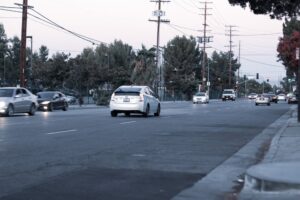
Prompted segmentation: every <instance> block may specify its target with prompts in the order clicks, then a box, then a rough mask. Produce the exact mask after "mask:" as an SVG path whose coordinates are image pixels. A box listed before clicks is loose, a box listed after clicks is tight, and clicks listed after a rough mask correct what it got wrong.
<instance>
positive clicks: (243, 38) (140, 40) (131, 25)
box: [0, 0, 285, 83]
mask: <svg viewBox="0 0 300 200" xmlns="http://www.w3.org/2000/svg"><path fill="white" fill-rule="evenodd" d="M22 2H23V1H22V0H14V1H12V0H1V3H0V6H15V5H14V3H22ZM210 2H212V3H211V4H208V8H210V9H209V10H208V13H209V14H210V15H208V16H207V24H208V25H209V27H208V29H209V30H211V32H210V33H209V35H211V36H213V42H212V43H210V44H209V46H211V47H212V48H209V49H208V50H207V51H208V54H209V56H210V55H211V52H212V51H214V50H216V51H228V47H225V46H228V45H229V37H228V36H226V35H225V34H228V33H229V32H228V30H229V29H228V28H226V26H229V25H233V26H235V27H234V28H233V30H234V31H233V34H234V35H235V36H233V37H232V41H233V45H236V46H235V47H234V48H233V52H234V54H235V55H236V56H238V54H239V43H240V44H241V48H240V52H241V64H242V67H241V73H240V74H241V76H242V75H244V74H247V75H249V76H251V75H252V76H253V75H255V74H256V73H259V74H260V78H261V80H262V79H263V78H264V79H267V78H268V79H270V81H271V83H278V82H279V81H280V80H281V79H282V78H283V77H285V70H284V67H283V66H282V64H281V63H280V62H277V57H276V55H277V52H276V47H277V44H278V38H279V37H280V36H282V23H283V22H282V21H279V20H271V19H270V18H269V16H267V15H254V14H252V12H250V11H249V9H246V10H245V9H242V8H241V7H238V6H235V7H233V6H230V5H229V3H228V1H227V0H212V1H210ZM28 4H29V5H30V6H33V7H34V10H36V11H37V12H39V13H41V14H42V15H44V16H46V17H48V18H49V19H51V20H52V21H54V22H55V23H57V24H59V25H61V26H63V27H64V28H67V29H69V30H71V31H74V32H76V33H79V34H82V35H85V36H88V37H91V38H93V39H97V40H99V41H102V42H105V43H112V42H113V41H114V40H116V39H117V40H122V41H123V42H124V43H127V44H129V45H131V46H133V48H135V49H140V48H141V45H142V44H144V45H145V46H146V47H147V48H150V47H152V46H153V45H155V44H156V28H157V25H156V23H154V22H149V21H148V19H155V18H154V17H153V16H152V12H153V11H154V10H157V3H153V2H150V0H126V1H125V0H84V1H83V0H51V1H41V0H28ZM203 7H204V4H201V3H199V1H198V0H171V1H170V2H169V3H163V4H162V10H163V11H165V13H166V15H165V16H164V17H163V18H164V19H169V20H170V21H171V22H170V24H162V26H161V41H160V45H161V46H164V45H166V44H167V42H168V41H170V40H171V39H173V38H174V37H175V36H177V35H179V36H182V35H186V36H190V35H192V36H194V37H197V36H201V35H202V34H203V33H202V32H199V31H197V30H203V23H204V17H203V15H201V14H203V9H201V8H203ZM29 12H30V13H32V14H34V15H37V14H36V13H34V12H33V11H30V10H29ZM0 23H2V24H3V25H4V28H5V31H6V34H7V36H8V37H9V38H12V37H13V36H18V37H19V38H20V35H21V13H16V12H15V13H14V12H8V11H3V10H0ZM27 35H32V36H33V50H34V51H37V50H38V49H39V47H40V46H41V45H45V46H47V47H48V48H49V50H50V54H53V53H55V52H57V51H59V52H61V51H63V52H66V53H69V52H70V53H71V54H72V55H77V54H80V52H81V51H82V50H83V48H85V47H92V46H93V45H92V44H91V43H89V42H86V41H84V40H81V39H79V38H77V37H75V36H73V35H71V34H69V33H66V32H65V31H62V30H60V29H58V28H54V27H53V26H50V25H49V24H46V23H44V22H41V21H40V20H39V19H37V18H34V17H32V16H29V19H28V24H27ZM27 46H29V41H28V43H27Z"/></svg>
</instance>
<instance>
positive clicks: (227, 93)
mask: <svg viewBox="0 0 300 200" xmlns="http://www.w3.org/2000/svg"><path fill="white" fill-rule="evenodd" d="M235 98H236V94H235V90H234V89H224V90H223V93H222V100H223V101H226V100H231V101H235Z"/></svg>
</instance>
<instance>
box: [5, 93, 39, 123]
mask: <svg viewBox="0 0 300 200" xmlns="http://www.w3.org/2000/svg"><path fill="white" fill-rule="evenodd" d="M37 106H38V102H37V97H36V96H35V95H34V94H32V93H31V92H30V91H29V90H27V89H26V88H22V87H1V88H0V114H1V115H5V116H8V117H9V116H12V115H13V114H14V113H28V114H29V115H34V114H35V111H36V108H37Z"/></svg>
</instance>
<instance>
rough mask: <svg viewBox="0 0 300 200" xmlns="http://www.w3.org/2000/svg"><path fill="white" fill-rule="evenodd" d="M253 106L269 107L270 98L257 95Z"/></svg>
mask: <svg viewBox="0 0 300 200" xmlns="http://www.w3.org/2000/svg"><path fill="white" fill-rule="evenodd" d="M255 105H256V106H258V105H268V106H270V105H271V103H270V98H269V97H268V96H265V95H258V96H257V97H256V99H255Z"/></svg>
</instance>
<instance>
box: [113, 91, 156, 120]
mask: <svg viewBox="0 0 300 200" xmlns="http://www.w3.org/2000/svg"><path fill="white" fill-rule="evenodd" d="M109 107H110V114H111V116H112V117H116V116H117V115H118V113H124V114H125V115H126V116H130V114H131V113H140V114H142V115H143V116H144V117H147V116H148V115H149V114H154V116H159V115H160V109H161V107H160V101H159V99H158V97H157V96H156V95H155V93H154V92H153V91H152V90H151V89H150V88H149V87H148V86H120V87H119V88H117V89H116V90H115V91H114V92H113V94H112V96H111V99H110V104H109Z"/></svg>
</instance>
